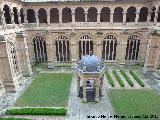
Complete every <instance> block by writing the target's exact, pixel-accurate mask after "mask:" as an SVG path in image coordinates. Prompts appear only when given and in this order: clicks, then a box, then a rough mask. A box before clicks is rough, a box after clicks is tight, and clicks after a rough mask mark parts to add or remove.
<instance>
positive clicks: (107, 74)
mask: <svg viewBox="0 0 160 120" xmlns="http://www.w3.org/2000/svg"><path fill="white" fill-rule="evenodd" d="M105 74H106V77H107V79H108V81H109V83H110V85H111V86H112V87H114V86H115V84H114V81H113V79H112V77H111V76H110V74H109V72H108V71H106V72H105Z"/></svg>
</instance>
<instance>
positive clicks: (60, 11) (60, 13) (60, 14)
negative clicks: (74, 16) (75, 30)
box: [59, 10, 62, 25]
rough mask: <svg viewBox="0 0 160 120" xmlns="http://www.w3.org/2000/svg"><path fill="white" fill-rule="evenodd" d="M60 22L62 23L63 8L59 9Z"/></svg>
mask: <svg viewBox="0 0 160 120" xmlns="http://www.w3.org/2000/svg"><path fill="white" fill-rule="evenodd" d="M59 24H60V25H62V10H59Z"/></svg>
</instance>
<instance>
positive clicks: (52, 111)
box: [6, 108, 67, 115]
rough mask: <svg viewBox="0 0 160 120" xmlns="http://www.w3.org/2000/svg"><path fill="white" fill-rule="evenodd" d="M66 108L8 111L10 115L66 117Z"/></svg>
mask: <svg viewBox="0 0 160 120" xmlns="http://www.w3.org/2000/svg"><path fill="white" fill-rule="evenodd" d="M66 112H67V110H66V109H65V108H20V109H11V110H7V111H6V114H8V115H66Z"/></svg>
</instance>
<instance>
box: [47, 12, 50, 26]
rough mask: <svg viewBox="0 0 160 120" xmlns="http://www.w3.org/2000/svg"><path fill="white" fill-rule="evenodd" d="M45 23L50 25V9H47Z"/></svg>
mask: <svg viewBox="0 0 160 120" xmlns="http://www.w3.org/2000/svg"><path fill="white" fill-rule="evenodd" d="M47 23H48V25H50V9H47Z"/></svg>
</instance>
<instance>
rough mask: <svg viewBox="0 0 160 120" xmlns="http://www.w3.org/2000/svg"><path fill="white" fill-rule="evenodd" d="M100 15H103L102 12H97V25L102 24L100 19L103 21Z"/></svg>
mask: <svg viewBox="0 0 160 120" xmlns="http://www.w3.org/2000/svg"><path fill="white" fill-rule="evenodd" d="M100 15H101V12H100V11H98V12H97V23H98V24H100V22H101V20H100V19H101V16H100Z"/></svg>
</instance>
